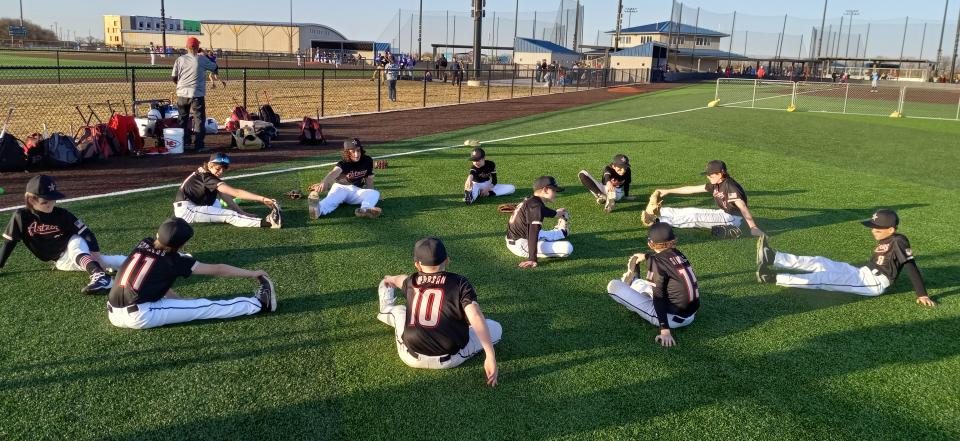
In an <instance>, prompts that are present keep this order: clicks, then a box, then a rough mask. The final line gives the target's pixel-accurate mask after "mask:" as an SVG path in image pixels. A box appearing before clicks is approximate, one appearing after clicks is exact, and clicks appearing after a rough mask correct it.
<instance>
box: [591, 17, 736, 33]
mask: <svg viewBox="0 0 960 441" xmlns="http://www.w3.org/2000/svg"><path fill="white" fill-rule="evenodd" d="M671 23H672V24H673V32H674V33H680V34H683V35H701V36H705V37H729V36H730V35H729V34H724V33H723V32H719V31H714V30H710V29H706V28H698V27H695V26H690V25H688V24H680V25H679V28H678V27H677V22H675V21H660V22H657V23H650V24H645V25H640V26H634V27H632V28H626V29H621V30H620V33H621V34H668V33H670V24H671ZM607 33H608V34H614V33H616V31H608V32H607Z"/></svg>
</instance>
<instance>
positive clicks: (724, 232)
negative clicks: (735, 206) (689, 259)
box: [710, 225, 743, 239]
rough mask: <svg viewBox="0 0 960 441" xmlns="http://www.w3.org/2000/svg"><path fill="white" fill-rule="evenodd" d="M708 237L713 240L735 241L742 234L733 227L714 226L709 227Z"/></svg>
mask: <svg viewBox="0 0 960 441" xmlns="http://www.w3.org/2000/svg"><path fill="white" fill-rule="evenodd" d="M710 235H711V236H713V238H714V239H736V238H738V237H740V236H742V235H743V232H742V231H740V229H739V228H737V227H735V226H733V225H714V226H712V227H710Z"/></svg>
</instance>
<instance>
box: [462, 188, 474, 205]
mask: <svg viewBox="0 0 960 441" xmlns="http://www.w3.org/2000/svg"><path fill="white" fill-rule="evenodd" d="M463 202H466V203H467V205H470V204H472V203H473V192H472V191H470V190H464V191H463Z"/></svg>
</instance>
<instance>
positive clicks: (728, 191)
mask: <svg viewBox="0 0 960 441" xmlns="http://www.w3.org/2000/svg"><path fill="white" fill-rule="evenodd" d="M703 188H704V189H705V190H707V191H709V192H710V193H712V194H713V200H714V201H716V202H717V207H720V209H721V210H723V211H725V212H727V213H728V214H732V215H734V216H743V214H742V213H740V209H739V208H737V206H736V205H734V203H733V201H737V200H740V201H743V203H744V204H746V203H747V193H746V192H745V191H743V187H741V186H740V184H739V183H738V182H737V181H735V180H733V178H731V177H729V176H727V178H726V179H724V180H723V182H721V183H719V184H717V185H713V184H710V183H707V185H704V186H703Z"/></svg>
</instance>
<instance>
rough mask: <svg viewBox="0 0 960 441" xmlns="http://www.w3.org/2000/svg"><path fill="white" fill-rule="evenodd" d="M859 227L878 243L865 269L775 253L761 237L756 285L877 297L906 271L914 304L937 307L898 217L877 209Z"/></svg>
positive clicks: (891, 212) (813, 258)
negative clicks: (774, 285)
mask: <svg viewBox="0 0 960 441" xmlns="http://www.w3.org/2000/svg"><path fill="white" fill-rule="evenodd" d="M862 223H863V225H864V226H866V227H868V228H870V232H871V233H872V234H873V238H874V239H876V241H877V246H876V247H875V248H874V249H873V257H871V259H870V261H869V262H867V264H866V265H864V266H862V267H859V268H857V267H855V266H853V265H850V264H847V263H842V262H834V261H832V260H830V259H827V258H826V257H808V256H794V255H793V254H787V253H784V252H780V251H775V250H773V249H771V248H770V246H769V245H768V244H767V237H766V236H761V237H760V238H759V239H758V240H757V281H758V282H760V283H775V284H777V285H780V286H787V287H792V288H801V289H822V290H825V291H840V292H849V293H854V294H860V295H862V296H878V295H880V294H883V292H884V291H885V290H886V289H887V288H888V287H889V286H890V285H891V284H892V283H893V282H894V281H895V280H897V276H898V275H900V271H906V273H907V276H909V277H910V282H912V283H913V290H914V291H916V293H917V304H920V305H924V306H936V305H937V303H936V302H935V301H933V299H931V298H930V297H929V296H928V295H927V289H926V287H925V286H924V284H923V276H921V275H920V269H919V268H917V263H916V262H915V261H914V260H913V250H912V249H911V248H910V241H909V240H907V236H904V235H902V234H900V233H897V227H898V226H899V224H900V218H899V217H898V216H897V213H896V212H894V211H893V210H887V209H880V210H877V212H876V213H874V214H873V217H871V218H870V219H867V220H865V221H863V222H862ZM771 267H772V268H771ZM774 269H786V270H796V271H804V272H806V274H777V273H776V272H774Z"/></svg>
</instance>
